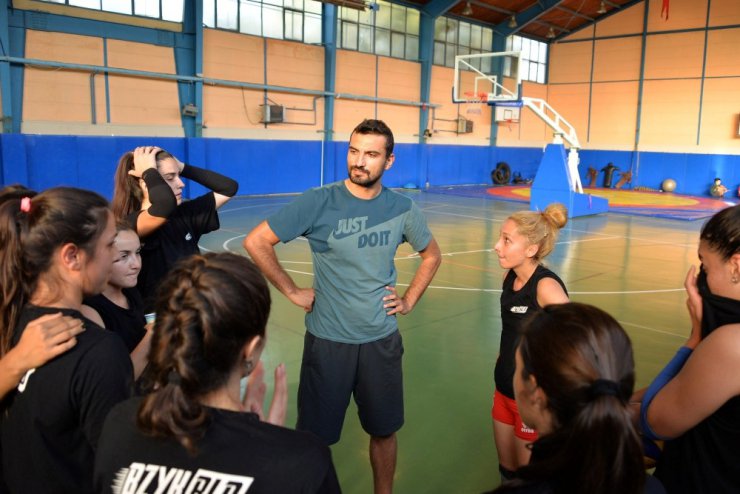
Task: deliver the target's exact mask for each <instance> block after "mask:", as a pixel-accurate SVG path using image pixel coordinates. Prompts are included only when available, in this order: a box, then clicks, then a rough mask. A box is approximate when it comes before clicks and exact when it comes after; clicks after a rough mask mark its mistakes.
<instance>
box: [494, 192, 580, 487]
mask: <svg viewBox="0 0 740 494" xmlns="http://www.w3.org/2000/svg"><path fill="white" fill-rule="evenodd" d="M567 221H568V210H567V209H566V208H565V206H563V205H562V204H558V203H555V204H551V205H549V206H548V207H547V208H545V210H544V211H542V212H539V211H520V212H517V213H514V214H513V215H511V216H510V217H509V218H508V219H507V220H506V221H504V224H503V225H502V227H501V234H500V236H499V239H498V241H497V242H496V245H495V250H496V254H498V262H499V265H500V266H501V267H502V268H504V269H506V270H507V271H506V274H505V277H504V285H503V290H502V293H501V323H502V325H501V345H500V346H499V357H498V359H497V361H496V368H495V371H494V381H495V383H496V391H495V393H494V398H493V408H492V410H491V415H492V417H493V437H494V440H495V442H496V450H497V451H498V459H499V471H500V472H501V477H502V480H506V479H507V478H509V477H511V475H512V474H513V472H514V470H516V469H517V468H519V467H520V466H523V465H526V464H527V463H528V461H529V454H530V451H529V449H528V448H527V445H528V444H529V443H531V442H532V441H534V440H535V439H536V438H537V435H536V433H535V431H534V430H532V429H531V427H530V426H529V424H526V422H523V421H522V419H521V417H520V416H519V413H518V411H517V406H516V402H515V401H514V389H513V387H512V379H513V377H514V349H515V346H516V339H517V334H518V331H519V328H520V326H521V324H522V322H523V321H524V319H525V318H526V317H527V316H528V315H529V314H531V313H533V312H535V311H537V310H540V309H541V308H542V307H545V306H546V305H549V304H556V303H564V302H567V301H568V292H567V290H566V288H565V284H564V283H563V282H562V281H561V280H560V278H558V276H557V275H556V274H555V273H553V272H552V271H550V270H549V269H547V268H546V267H545V266H543V265H542V260H543V259H544V258H545V257H546V256H547V255H548V254H550V252H552V250H553V247H554V246H555V240H556V239H557V236H558V230H560V229H561V228H562V227H564V226H565V224H566V222H567Z"/></svg>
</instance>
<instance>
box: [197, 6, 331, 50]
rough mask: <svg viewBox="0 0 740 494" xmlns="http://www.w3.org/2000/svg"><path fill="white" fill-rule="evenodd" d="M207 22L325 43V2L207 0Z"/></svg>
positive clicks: (288, 38) (247, 31) (235, 29)
mask: <svg viewBox="0 0 740 494" xmlns="http://www.w3.org/2000/svg"><path fill="white" fill-rule="evenodd" d="M203 25H205V26H207V27H212V28H217V29H226V30H229V31H237V32H240V33H244V34H253V35H255V36H263V37H265V38H277V39H287V40H292V41H300V42H302V43H310V44H319V43H321V2H316V1H314V0H204V1H203Z"/></svg>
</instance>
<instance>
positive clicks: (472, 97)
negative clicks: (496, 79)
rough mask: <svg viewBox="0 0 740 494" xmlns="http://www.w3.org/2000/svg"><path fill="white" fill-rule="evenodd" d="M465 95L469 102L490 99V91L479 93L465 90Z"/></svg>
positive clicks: (482, 101)
mask: <svg viewBox="0 0 740 494" xmlns="http://www.w3.org/2000/svg"><path fill="white" fill-rule="evenodd" d="M463 95H464V96H465V99H466V100H468V101H467V102H468V103H486V102H487V101H488V93H486V92H485V91H481V92H477V93H476V92H474V91H465V92H464V93H463Z"/></svg>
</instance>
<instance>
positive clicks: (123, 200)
mask: <svg viewBox="0 0 740 494" xmlns="http://www.w3.org/2000/svg"><path fill="white" fill-rule="evenodd" d="M167 158H174V156H172V155H171V154H170V153H168V152H167V151H165V150H160V151H159V152H158V153H157V154H156V155H155V157H154V159H155V160H156V162H157V166H159V163H161V162H162V160H165V159H167ZM133 169H134V153H133V151H128V152H126V153H124V155H123V156H121V158H120V159H119V160H118V166H117V167H116V173H115V175H114V177H113V182H114V183H113V200H112V201H111V209H113V215H114V216H115V218H116V219H117V220H120V219H126V217H127V216H128V215H129V214H131V213H133V212H135V211H139V210H140V209H141V204H142V203H143V202H144V189H142V188H141V185H140V184H139V180H140V179H139V178H137V177H134V176H133V175H129V173H128V172H129V171H131V170H133Z"/></svg>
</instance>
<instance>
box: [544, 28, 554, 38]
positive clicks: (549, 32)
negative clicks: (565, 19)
mask: <svg viewBox="0 0 740 494" xmlns="http://www.w3.org/2000/svg"><path fill="white" fill-rule="evenodd" d="M546 37H547V39H553V38H554V37H555V29H554V28H553V27H552V26H550V29H548V30H547V35H546Z"/></svg>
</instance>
